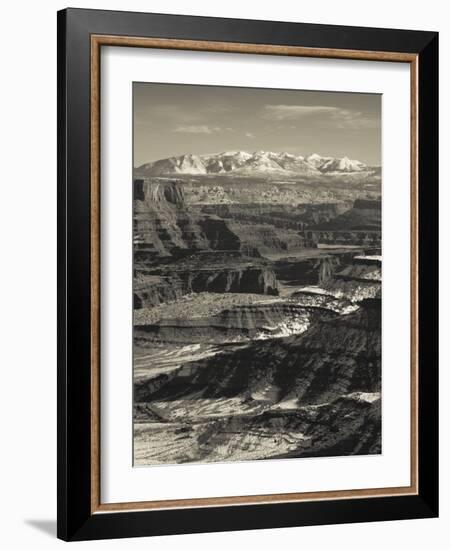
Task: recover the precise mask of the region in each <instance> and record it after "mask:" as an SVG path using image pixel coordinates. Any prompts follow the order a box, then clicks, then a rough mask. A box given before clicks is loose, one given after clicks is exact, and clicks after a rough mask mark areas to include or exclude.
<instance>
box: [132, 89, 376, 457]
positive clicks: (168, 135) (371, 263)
mask: <svg viewBox="0 0 450 550" xmlns="http://www.w3.org/2000/svg"><path fill="white" fill-rule="evenodd" d="M133 119H134V123H133V152H134V170H133V178H132V182H130V183H129V184H130V185H133V213H132V215H133V307H134V311H133V319H134V322H133V323H134V326H133V358H134V359H133V397H134V399H133V402H134V403H133V433H134V442H133V454H134V456H133V463H134V465H135V466H149V465H157V464H160V465H162V464H180V463H190V462H192V463H205V462H223V461H242V460H262V459H274V458H276V459H281V458H286V459H287V458H299V459H300V458H306V457H323V456H326V457H332V456H350V455H369V454H379V453H381V450H382V449H381V270H382V255H381V248H382V231H381V180H382V170H381V96H380V95H376V94H356V93H337V92H324V91H299V90H275V89H261V88H231V87H216V86H198V85H195V86H194V85H179V84H154V83H144V82H142V83H140V82H137V83H134V84H133ZM125 184H127V183H126V182H125Z"/></svg>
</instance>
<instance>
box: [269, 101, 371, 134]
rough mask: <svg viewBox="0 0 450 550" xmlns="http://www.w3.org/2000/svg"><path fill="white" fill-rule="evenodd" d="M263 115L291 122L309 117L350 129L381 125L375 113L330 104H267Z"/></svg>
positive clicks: (319, 122) (322, 123)
mask: <svg viewBox="0 0 450 550" xmlns="http://www.w3.org/2000/svg"><path fill="white" fill-rule="evenodd" d="M262 116H263V118H266V119H268V120H277V121H291V122H292V120H299V119H302V118H308V119H309V120H310V121H311V122H317V123H318V124H320V125H321V126H322V125H324V124H328V125H332V126H334V127H337V128H348V129H360V128H377V127H379V125H380V120H379V119H378V117H376V116H374V115H371V114H365V113H362V112H361V111H353V110H351V109H342V108H340V107H332V106H329V105H265V106H264V109H263V115H262Z"/></svg>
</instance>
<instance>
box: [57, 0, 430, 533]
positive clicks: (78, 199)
mask: <svg viewBox="0 0 450 550" xmlns="http://www.w3.org/2000/svg"><path fill="white" fill-rule="evenodd" d="M91 34H108V35H122V36H134V37H153V38H172V39H189V40H205V41H221V42H237V43H251V44H270V45H287V46H303V47H311V48H314V47H320V48H333V49H351V50H365V51H385V52H402V53H413V54H417V55H418V61H419V63H418V136H419V140H418V147H419V158H418V218H419V223H418V239H419V256H418V259H419V303H418V307H419V317H418V333H419V369H418V386H419V415H418V416H419V418H418V430H419V444H418V447H419V461H418V463H419V491H418V495H411V496H392V497H377V498H349V499H342V500H320V501H311V502H289V503H276V504H251V505H233V506H220V507H212V506H210V507H199V508H185V509H172V510H169V509H166V510H151V511H135V512H114V513H103V512H102V513H97V514H91V442H90V430H91V410H90V398H91V371H90V364H91V358H90V354H91V339H90V338H91V334H90V332H91V327H90V308H91V303H90V298H91V297H90V223H89V220H90V36H91ZM399 206H400V205H399ZM400 207H401V206H400ZM437 267H438V33H435V32H424V31H407V30H393V29H375V28H363V27H343V26H333V25H313V24H302V23H280V22H272V21H252V20H243V19H221V18H210V17H192V16H176V15H162V14H146V13H132V12H114V11H102V10H85V9H66V10H62V11H60V12H58V537H59V538H61V539H64V540H89V539H102V538H115V537H117V538H118V537H134V536H149V535H165V534H180V533H201V532H210V531H230V530H243V529H259V528H266V529H267V528H274V527H290V526H300V525H322V524H329V523H351V522H367V521H383V520H384V521H385V520H396V519H413V518H429V517H437V515H438V330H437V326H438V269H437Z"/></svg>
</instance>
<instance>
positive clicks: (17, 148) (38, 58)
mask: <svg viewBox="0 0 450 550" xmlns="http://www.w3.org/2000/svg"><path fill="white" fill-rule="evenodd" d="M64 7H66V4H65V3H64V2H60V1H57V0H47V1H46V2H31V1H29V0H25V1H22V2H20V3H19V2H17V3H15V4H13V3H12V2H9V3H7V4H5V5H3V8H2V33H1V35H0V36H1V48H0V56H1V65H0V70H1V72H0V74H1V86H0V96H1V99H0V130H1V131H0V140H1V142H0V151H1V152H2V156H1V162H0V174H1V175H0V224H1V230H0V254H1V270H0V325H1V326H0V329H1V332H0V334H1V344H0V354H1V360H0V365H1V385H0V407H1V410H0V422H1V432H0V433H1V443H2V445H1V453H0V524H1V526H2V527H1V529H0V540H1V543H2V546H3V547H4V548H8V549H16V548H17V549H18V548H33V550H40V549H44V548H45V549H47V548H53V547H55V546H56V545H59V546H61V545H62V544H63V543H62V542H61V541H57V540H56V539H55V517H56V415H55V412H56V10H58V9H61V8H64ZM76 7H86V8H102V9H118V10H121V9H122V10H125V9H127V10H135V11H152V12H161V13H179V14H192V15H209V16H216V17H220V16H221V17H240V18H249V19H273V20H280V21H283V20H284V21H300V22H311V23H329V24H338V25H339V24H340V25H361V26H377V27H392V28H411V29H425V30H435V31H441V36H440V46H441V52H440V53H441V63H440V70H441V74H440V81H441V98H442V102H441V145H440V150H441V158H442V159H443V162H442V163H441V182H442V185H441V197H440V204H441V280H442V281H446V280H447V279H448V272H449V268H450V266H449V257H448V253H447V254H445V255H444V252H445V249H447V248H448V235H449V230H450V222H449V216H448V214H447V209H446V208H445V205H447V204H449V202H450V188H449V185H448V183H449V181H450V171H449V168H448V164H447V163H445V159H446V158H447V156H448V150H449V147H450V131H449V127H448V124H449V123H450V116H449V101H448V98H449V97H450V30H449V23H450V18H449V17H448V15H447V10H446V4H445V3H444V2H442V1H440V0H428V2H426V3H424V2H423V1H417V0H410V1H409V2H408V3H407V4H405V3H404V2H398V3H394V2H392V0H377V1H376V2H370V3H367V2H361V1H360V0H341V2H335V1H333V0H321V1H320V2H302V3H300V2H292V1H289V0H277V2H273V1H270V2H267V1H262V0H259V1H258V2H250V1H248V2H242V0H227V2H224V3H214V2H209V1H208V0H191V1H190V2H189V3H187V2H185V1H184V2H183V0H153V1H151V2H145V1H141V2H138V1H133V0H128V1H127V2H125V1H123V0H122V1H119V0H109V1H105V0H101V1H100V0H98V1H96V2H93V1H91V2H89V1H84V2H83V1H77V2H76ZM446 123H447V125H446ZM430 215H433V213H430ZM446 286H447V288H445V287H443V286H442V288H441V340H442V341H443V342H444V343H445V342H446V338H447V337H448V336H447V335H448V332H449V323H448V320H447V319H448V314H447V311H446V308H448V307H449V306H450V303H449V291H448V285H446ZM444 321H446V323H444ZM449 359H450V357H449V353H448V349H444V346H441V365H442V369H441V395H442V399H441V464H442V468H441V493H442V495H441V518H440V519H433V520H419V521H405V522H389V523H373V524H360V525H338V526H336V525H334V526H326V527H306V528H305V527H304V528H293V529H280V530H268V531H267V530H266V531H246V532H240V533H222V534H205V535H184V536H182V537H180V536H175V537H174V536H172V537H161V538H155V539H153V540H151V541H150V539H129V540H125V541H124V540H118V541H101V542H96V543H91V542H88V543H83V547H85V548H93V547H94V544H96V545H97V547H101V546H103V547H106V545H107V547H108V548H124V547H125V546H126V547H134V548H144V547H148V545H149V544H150V543H151V544H152V548H154V549H164V550H166V549H175V548H180V547H184V548H195V549H196V550H201V549H203V548H204V549H206V548H210V547H211V546H214V547H216V548H230V547H235V548H259V549H264V548H273V547H275V546H276V547H282V546H286V547H293V546H295V547H298V546H300V545H301V546H302V547H303V548H309V547H314V548H319V549H320V548H324V547H328V546H332V547H333V548H334V549H340V548H345V549H346V550H350V549H353V548H355V549H356V548H358V549H360V548H361V547H364V549H365V550H370V549H372V548H373V549H377V550H379V549H380V547H383V546H386V547H395V546H396V545H401V546H402V547H406V546H408V548H409V550H414V549H422V548H424V547H433V548H442V547H444V546H445V544H444V540H446V539H448V538H449V535H450V494H449V491H450V483H449V479H450V478H449V468H448V466H447V465H448V463H449V459H450V439H449V435H448V434H449V433H450V430H449V417H450V414H449V413H450V406H449V399H448V398H447V393H448V392H447V390H446V388H448V387H449V386H450V375H449V371H448V368H447V367H448V365H449Z"/></svg>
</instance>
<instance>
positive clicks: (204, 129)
mask: <svg viewBox="0 0 450 550" xmlns="http://www.w3.org/2000/svg"><path fill="white" fill-rule="evenodd" d="M173 131H174V132H177V133H180V134H214V133H217V132H221V131H222V128H220V127H219V126H207V125H206V124H200V125H189V126H177V127H176V128H174V130H173Z"/></svg>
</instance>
